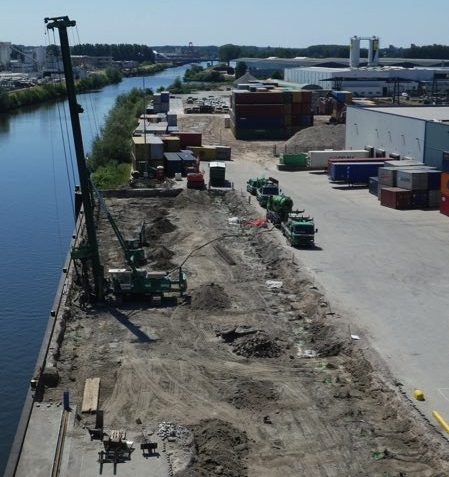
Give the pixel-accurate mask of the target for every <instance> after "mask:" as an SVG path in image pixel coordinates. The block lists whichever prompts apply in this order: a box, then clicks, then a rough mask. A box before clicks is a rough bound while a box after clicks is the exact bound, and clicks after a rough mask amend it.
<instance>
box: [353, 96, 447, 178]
mask: <svg viewBox="0 0 449 477" xmlns="http://www.w3.org/2000/svg"><path fill="white" fill-rule="evenodd" d="M345 142H346V147H347V148H348V149H363V148H365V147H369V148H372V150H373V153H374V155H377V156H381V155H383V154H385V155H386V156H387V157H388V156H390V157H393V158H395V159H413V160H417V161H420V162H423V163H424V164H426V165H428V166H433V167H436V168H437V169H440V170H441V166H442V158H443V152H445V151H449V107H445V106H438V107H435V106H428V107H426V106H421V107H386V108H379V107H374V108H369V107H368V108H360V107H358V106H351V105H348V106H347V111H346V139H345Z"/></svg>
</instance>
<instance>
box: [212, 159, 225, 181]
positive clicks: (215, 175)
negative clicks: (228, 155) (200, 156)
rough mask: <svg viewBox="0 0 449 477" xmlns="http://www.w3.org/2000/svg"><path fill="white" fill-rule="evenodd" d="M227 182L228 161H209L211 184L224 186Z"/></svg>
mask: <svg viewBox="0 0 449 477" xmlns="http://www.w3.org/2000/svg"><path fill="white" fill-rule="evenodd" d="M225 184H226V163H225V162H221V161H213V162H209V185H210V186H211V187H224V186H225Z"/></svg>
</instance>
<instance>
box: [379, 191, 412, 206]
mask: <svg viewBox="0 0 449 477" xmlns="http://www.w3.org/2000/svg"><path fill="white" fill-rule="evenodd" d="M411 194H412V192H411V191H410V190H407V189H401V188H399V187H382V188H381V192H380V204H381V205H383V206H385V207H390V208H392V209H398V210H407V209H410V198H411Z"/></svg>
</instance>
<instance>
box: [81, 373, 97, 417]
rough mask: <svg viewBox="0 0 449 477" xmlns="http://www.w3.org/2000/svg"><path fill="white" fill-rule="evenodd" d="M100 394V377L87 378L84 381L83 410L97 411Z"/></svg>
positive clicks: (86, 411) (85, 411) (88, 411)
mask: <svg viewBox="0 0 449 477" xmlns="http://www.w3.org/2000/svg"><path fill="white" fill-rule="evenodd" d="M99 396H100V378H87V379H86V381H85V383H84V395H83V404H82V406H81V412H82V413H83V412H84V413H96V412H97V411H98V401H99Z"/></svg>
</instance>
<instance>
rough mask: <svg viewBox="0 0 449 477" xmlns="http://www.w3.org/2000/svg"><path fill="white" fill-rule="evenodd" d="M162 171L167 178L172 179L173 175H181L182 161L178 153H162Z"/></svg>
mask: <svg viewBox="0 0 449 477" xmlns="http://www.w3.org/2000/svg"><path fill="white" fill-rule="evenodd" d="M164 169H165V175H166V176H167V177H174V176H175V174H182V161H181V158H180V157H179V155H178V153H176V152H166V153H164Z"/></svg>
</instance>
